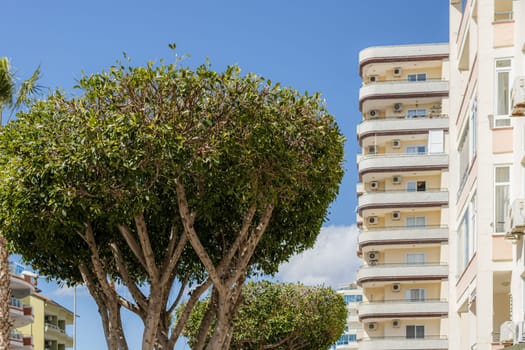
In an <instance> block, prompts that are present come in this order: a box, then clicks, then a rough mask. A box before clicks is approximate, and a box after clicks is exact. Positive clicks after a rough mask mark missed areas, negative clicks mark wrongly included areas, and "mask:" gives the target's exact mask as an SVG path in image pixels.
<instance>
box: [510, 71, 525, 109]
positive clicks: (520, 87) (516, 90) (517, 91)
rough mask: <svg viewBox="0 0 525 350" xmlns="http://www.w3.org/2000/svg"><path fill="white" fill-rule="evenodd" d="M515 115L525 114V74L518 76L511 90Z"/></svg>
mask: <svg viewBox="0 0 525 350" xmlns="http://www.w3.org/2000/svg"><path fill="white" fill-rule="evenodd" d="M510 100H511V106H512V114H511V115H512V116H513V117H523V116H525V76H520V77H517V78H516V79H515V80H514V85H513V86H512V90H511V92H510Z"/></svg>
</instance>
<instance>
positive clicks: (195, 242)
mask: <svg viewBox="0 0 525 350" xmlns="http://www.w3.org/2000/svg"><path fill="white" fill-rule="evenodd" d="M175 186H176V189H177V202H178V205H179V213H180V216H181V219H182V224H183V225H184V230H185V231H186V232H187V234H188V238H189V240H190V243H191V245H192V247H193V249H194V250H195V253H196V254H197V256H198V257H199V259H200V260H201V262H202V264H203V265H204V267H205V268H206V270H207V271H208V274H209V276H210V278H211V279H212V281H213V284H214V286H215V288H217V289H219V291H220V292H221V291H225V289H224V287H223V285H222V281H221V278H220V276H219V274H218V272H217V269H216V268H215V266H214V265H213V262H212V261H211V259H210V256H209V255H208V253H206V249H204V246H203V245H202V243H201V241H200V240H199V237H198V236H197V232H196V231H195V227H194V226H193V223H194V221H195V216H194V215H192V214H190V211H189V206H188V201H187V199H186V191H185V190H184V186H182V183H181V181H180V179H178V178H177V179H176V180H175Z"/></svg>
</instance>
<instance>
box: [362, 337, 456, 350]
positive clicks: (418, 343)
mask: <svg viewBox="0 0 525 350" xmlns="http://www.w3.org/2000/svg"><path fill="white" fill-rule="evenodd" d="M383 349H389V350H416V349H417V350H430V349H432V350H445V349H448V339H447V337H446V336H439V335H435V336H432V335H430V336H427V335H426V336H425V337H424V338H406V337H370V338H363V339H361V340H360V341H359V350H383Z"/></svg>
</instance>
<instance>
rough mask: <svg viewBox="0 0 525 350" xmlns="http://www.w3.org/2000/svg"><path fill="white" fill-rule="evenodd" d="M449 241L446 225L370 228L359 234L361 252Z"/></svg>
mask: <svg viewBox="0 0 525 350" xmlns="http://www.w3.org/2000/svg"><path fill="white" fill-rule="evenodd" d="M446 241H448V227H447V226H446V225H441V226H440V225H437V226H430V225H427V226H422V227H381V228H375V229H374V228H368V229H367V230H361V232H360V233H359V250H361V249H362V248H363V247H366V246H374V245H383V244H388V245H392V244H414V243H415V244H418V243H419V244H425V243H427V244H429V243H441V242H446Z"/></svg>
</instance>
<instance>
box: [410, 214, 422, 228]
mask: <svg viewBox="0 0 525 350" xmlns="http://www.w3.org/2000/svg"><path fill="white" fill-rule="evenodd" d="M425 226H426V218H425V217H424V216H408V217H407V227H410V228H418V227H425Z"/></svg>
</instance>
